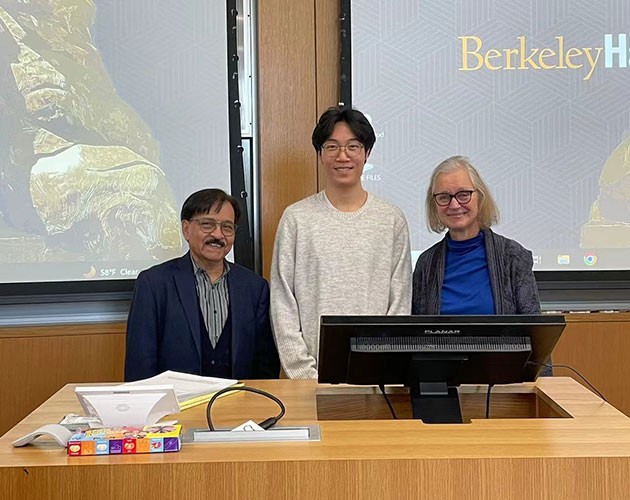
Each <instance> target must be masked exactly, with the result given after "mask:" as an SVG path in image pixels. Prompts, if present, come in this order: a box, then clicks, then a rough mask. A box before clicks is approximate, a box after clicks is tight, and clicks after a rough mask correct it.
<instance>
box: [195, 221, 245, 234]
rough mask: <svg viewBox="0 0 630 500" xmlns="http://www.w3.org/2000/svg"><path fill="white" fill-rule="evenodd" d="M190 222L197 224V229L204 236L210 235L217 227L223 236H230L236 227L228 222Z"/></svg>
mask: <svg viewBox="0 0 630 500" xmlns="http://www.w3.org/2000/svg"><path fill="white" fill-rule="evenodd" d="M190 222H196V223H197V224H199V228H200V229H201V230H202V231H203V232H204V233H206V234H210V233H211V232H212V231H214V230H215V229H216V228H217V226H218V227H220V228H221V232H222V233H223V236H232V235H233V234H234V233H235V232H236V229H237V228H238V226H237V225H236V224H234V223H233V222H230V221H224V222H219V221H218V220H214V219H190Z"/></svg>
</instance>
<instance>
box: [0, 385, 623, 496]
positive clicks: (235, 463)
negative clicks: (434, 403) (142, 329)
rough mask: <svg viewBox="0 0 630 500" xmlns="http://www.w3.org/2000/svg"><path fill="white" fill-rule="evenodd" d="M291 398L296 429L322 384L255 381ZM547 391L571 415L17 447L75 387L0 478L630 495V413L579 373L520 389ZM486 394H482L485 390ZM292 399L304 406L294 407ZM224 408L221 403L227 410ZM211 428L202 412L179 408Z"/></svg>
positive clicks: (55, 487)
mask: <svg viewBox="0 0 630 500" xmlns="http://www.w3.org/2000/svg"><path fill="white" fill-rule="evenodd" d="M251 383H252V384H254V385H256V386H258V387H260V388H263V389H266V390H268V391H271V392H272V393H274V394H275V395H277V396H278V397H280V398H281V399H282V400H283V401H285V403H286V404H287V408H288V415H287V417H289V415H290V418H291V422H290V424H294V423H296V422H295V419H299V418H304V419H305V420H306V421H310V420H311V419H312V418H313V417H314V409H313V400H314V397H315V396H314V395H315V392H316V390H318V387H317V386H316V384H315V383H314V382H313V381H289V380H279V381H256V382H251ZM512 390H514V391H516V393H518V394H536V395H537V397H540V398H542V397H543V396H544V397H545V398H548V399H549V400H550V401H552V402H553V404H554V405H557V406H558V407H561V408H562V409H563V412H566V413H567V414H569V415H571V416H572V417H573V418H557V419H507V420H476V421H473V422H472V423H470V424H463V425H425V424H422V423H421V422H417V421H409V420H407V421H404V420H399V421H345V422H344V421H323V422H319V424H320V427H321V433H322V439H321V441H319V442H307V443H300V442H297V443H217V444H211V445H210V444H208V445H192V444H188V443H186V444H185V445H184V446H183V449H182V451H181V452H180V453H169V454H146V455H127V456H100V457H76V458H74V457H67V456H66V455H65V452H64V451H63V450H61V449H59V448H58V447H56V446H54V445H52V444H50V443H47V442H45V441H39V442H37V443H36V444H35V445H33V446H30V447H28V448H21V449H14V448H11V446H10V442H11V440H12V439H15V437H16V436H17V435H19V434H21V433H24V432H26V431H27V430H29V429H30V430H32V428H33V427H34V426H38V425H40V424H41V422H46V421H50V420H51V419H52V418H54V417H56V416H57V415H59V414H62V413H64V412H67V411H75V410H76V407H77V402H76V398H74V397H73V394H72V387H66V388H64V389H63V390H62V391H60V392H59V393H57V394H56V395H55V396H53V398H51V400H50V401H48V402H47V403H46V404H45V405H43V406H42V407H41V408H39V409H38V410H37V411H36V412H34V413H33V414H32V415H30V416H29V417H28V418H27V419H26V420H25V421H24V422H23V423H21V424H19V425H18V426H17V427H16V428H14V429H13V430H11V431H10V433H9V434H7V435H6V436H4V437H2V438H0V484H2V487H3V488H2V491H3V492H6V494H8V495H9V496H8V498H12V499H19V500H21V499H29V500H30V499H32V498H46V499H49V500H55V499H62V498H63V499H66V498H75V497H76V498H79V497H86V498H91V499H95V500H100V499H109V498H121V499H127V498H130V499H134V498H154V499H169V500H173V499H184V500H189V499H198V498H207V497H208V495H209V492H211V494H210V497H212V498H216V499H230V500H241V499H247V500H250V499H252V498H256V499H273V500H284V499H291V500H293V499H295V498H300V499H306V500H308V499H324V500H328V499H348V498H361V499H370V500H371V499H386V500H387V499H401V498H439V499H445V500H451V499H462V498H475V499H490V498H492V499H494V498H501V499H506V500H525V499H527V500H532V499H533V500H543V499H545V500H546V499H551V498H553V499H556V498H557V499H564V498H571V499H577V500H586V499H588V500H591V499H594V498H598V499H599V498H605V499H612V500H621V499H624V500H625V498H627V491H628V488H629V487H630V425H629V422H630V420H629V419H628V418H627V417H625V416H624V415H622V414H620V413H619V412H618V411H616V410H615V409H614V408H612V407H610V406H609V405H605V404H602V402H601V400H599V399H598V398H596V397H594V396H593V395H592V394H590V393H589V392H588V391H586V390H584V389H583V388H581V387H580V386H579V385H578V384H576V383H575V382H573V381H571V380H570V379H564V378H553V379H547V380H540V381H539V382H538V383H536V384H535V385H533V384H523V385H519V386H512ZM480 392H483V389H479V390H477V391H476V392H475V391H474V390H473V391H472V393H480ZM221 403H222V406H221V413H222V414H223V415H224V416H227V415H230V416H231V417H237V418H238V417H240V420H239V421H242V419H243V412H250V411H251V412H252V414H259V413H260V412H261V411H262V414H266V412H267V411H268V408H267V407H266V406H265V405H266V403H264V401H263V400H261V399H256V400H254V399H250V398H249V395H243V398H242V399H239V398H238V397H235V396H230V397H227V398H225V400H223V401H221ZM294 404H297V405H298V407H296V408H294V406H293V405H294ZM217 411H218V408H217ZM178 418H179V420H180V421H181V422H182V423H183V424H184V426H185V427H186V428H191V427H199V426H201V425H203V412H202V411H199V410H198V408H194V409H192V410H187V411H185V412H182V413H181V414H179V415H178Z"/></svg>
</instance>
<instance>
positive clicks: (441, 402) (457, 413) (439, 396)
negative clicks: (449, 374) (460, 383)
mask: <svg viewBox="0 0 630 500" xmlns="http://www.w3.org/2000/svg"><path fill="white" fill-rule="evenodd" d="M409 396H410V397H411V406H412V408H413V418H418V419H420V420H422V421H423V422H424V423H425V424H461V423H462V422H463V420H462V411H461V408H460V405H459V393H458V392H457V387H449V386H448V384H447V383H446V382H419V383H417V384H414V385H413V386H411V387H410V388H409Z"/></svg>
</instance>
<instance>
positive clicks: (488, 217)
mask: <svg viewBox="0 0 630 500" xmlns="http://www.w3.org/2000/svg"><path fill="white" fill-rule="evenodd" d="M460 169H461V170H466V172H468V175H469V176H470V180H471V181H472V185H473V187H474V188H475V189H476V190H477V195H478V197H479V210H478V213H477V221H478V222H479V226H480V227H481V229H487V228H489V227H490V226H492V225H493V224H497V223H498V222H499V209H498V208H497V205H496V203H495V202H494V198H492V195H491V194H490V190H489V189H488V186H486V183H485V182H483V180H482V179H481V176H480V175H479V172H477V169H476V168H475V167H473V166H472V165H471V163H470V160H468V158H466V157H465V156H451V157H450V158H447V159H446V160H444V161H443V162H442V163H440V164H439V165H438V166H437V167H435V170H434V171H433V173H432V174H431V181H430V182H429V189H427V198H426V201H425V205H426V214H427V227H428V228H429V230H431V231H433V232H435V233H441V232H442V231H444V230H445V229H447V227H446V226H445V225H444V224H442V221H441V220H440V218H439V217H438V210H437V205H436V203H435V200H434V199H433V195H434V194H435V193H434V192H433V190H434V188H435V183H436V181H437V178H438V176H439V175H440V174H446V173H449V172H454V171H455V170H460Z"/></svg>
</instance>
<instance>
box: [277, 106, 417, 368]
mask: <svg viewBox="0 0 630 500" xmlns="http://www.w3.org/2000/svg"><path fill="white" fill-rule="evenodd" d="M312 139H313V146H314V147H315V150H316V151H317V154H318V157H319V160H320V163H321V166H322V168H323V169H324V171H325V173H326V188H325V190H324V191H321V192H319V193H317V194H315V195H313V196H309V197H308V198H305V199H303V200H301V201H299V202H297V203H294V204H293V205H291V206H289V207H288V208H287V209H286V210H285V211H284V214H283V215H282V218H281V220H280V223H279V226H278V232H277V234H276V241H275V246H274V253H273V261H272V268H271V304H270V312H271V321H272V328H273V332H274V336H275V339H276V344H277V347H278V352H279V354H280V361H281V363H282V368H283V369H284V372H285V373H286V374H287V376H289V377H290V378H317V355H318V351H319V322H320V316H322V315H381V314H391V315H394V314H410V311H411V253H410V247H409V229H408V227H407V221H406V220H405V216H404V215H403V213H402V212H401V210H400V209H399V208H397V207H396V206H394V205H393V204H391V203H389V202H387V201H385V200H383V199H381V198H378V197H376V196H374V195H373V194H370V193H368V192H367V191H365V189H363V186H362V184H361V175H362V173H363V167H364V165H365V163H366V161H367V158H368V156H369V154H370V151H371V150H372V146H373V145H374V143H375V141H376V136H375V134H374V129H373V128H372V125H371V124H370V122H369V121H368V120H367V119H366V117H365V116H364V115H363V114H362V113H361V112H360V111H357V110H353V109H338V108H331V109H329V110H328V111H326V112H325V113H324V114H323V115H322V116H321V117H320V119H319V122H318V124H317V126H316V127H315V130H314V131H313V138H312Z"/></svg>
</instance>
